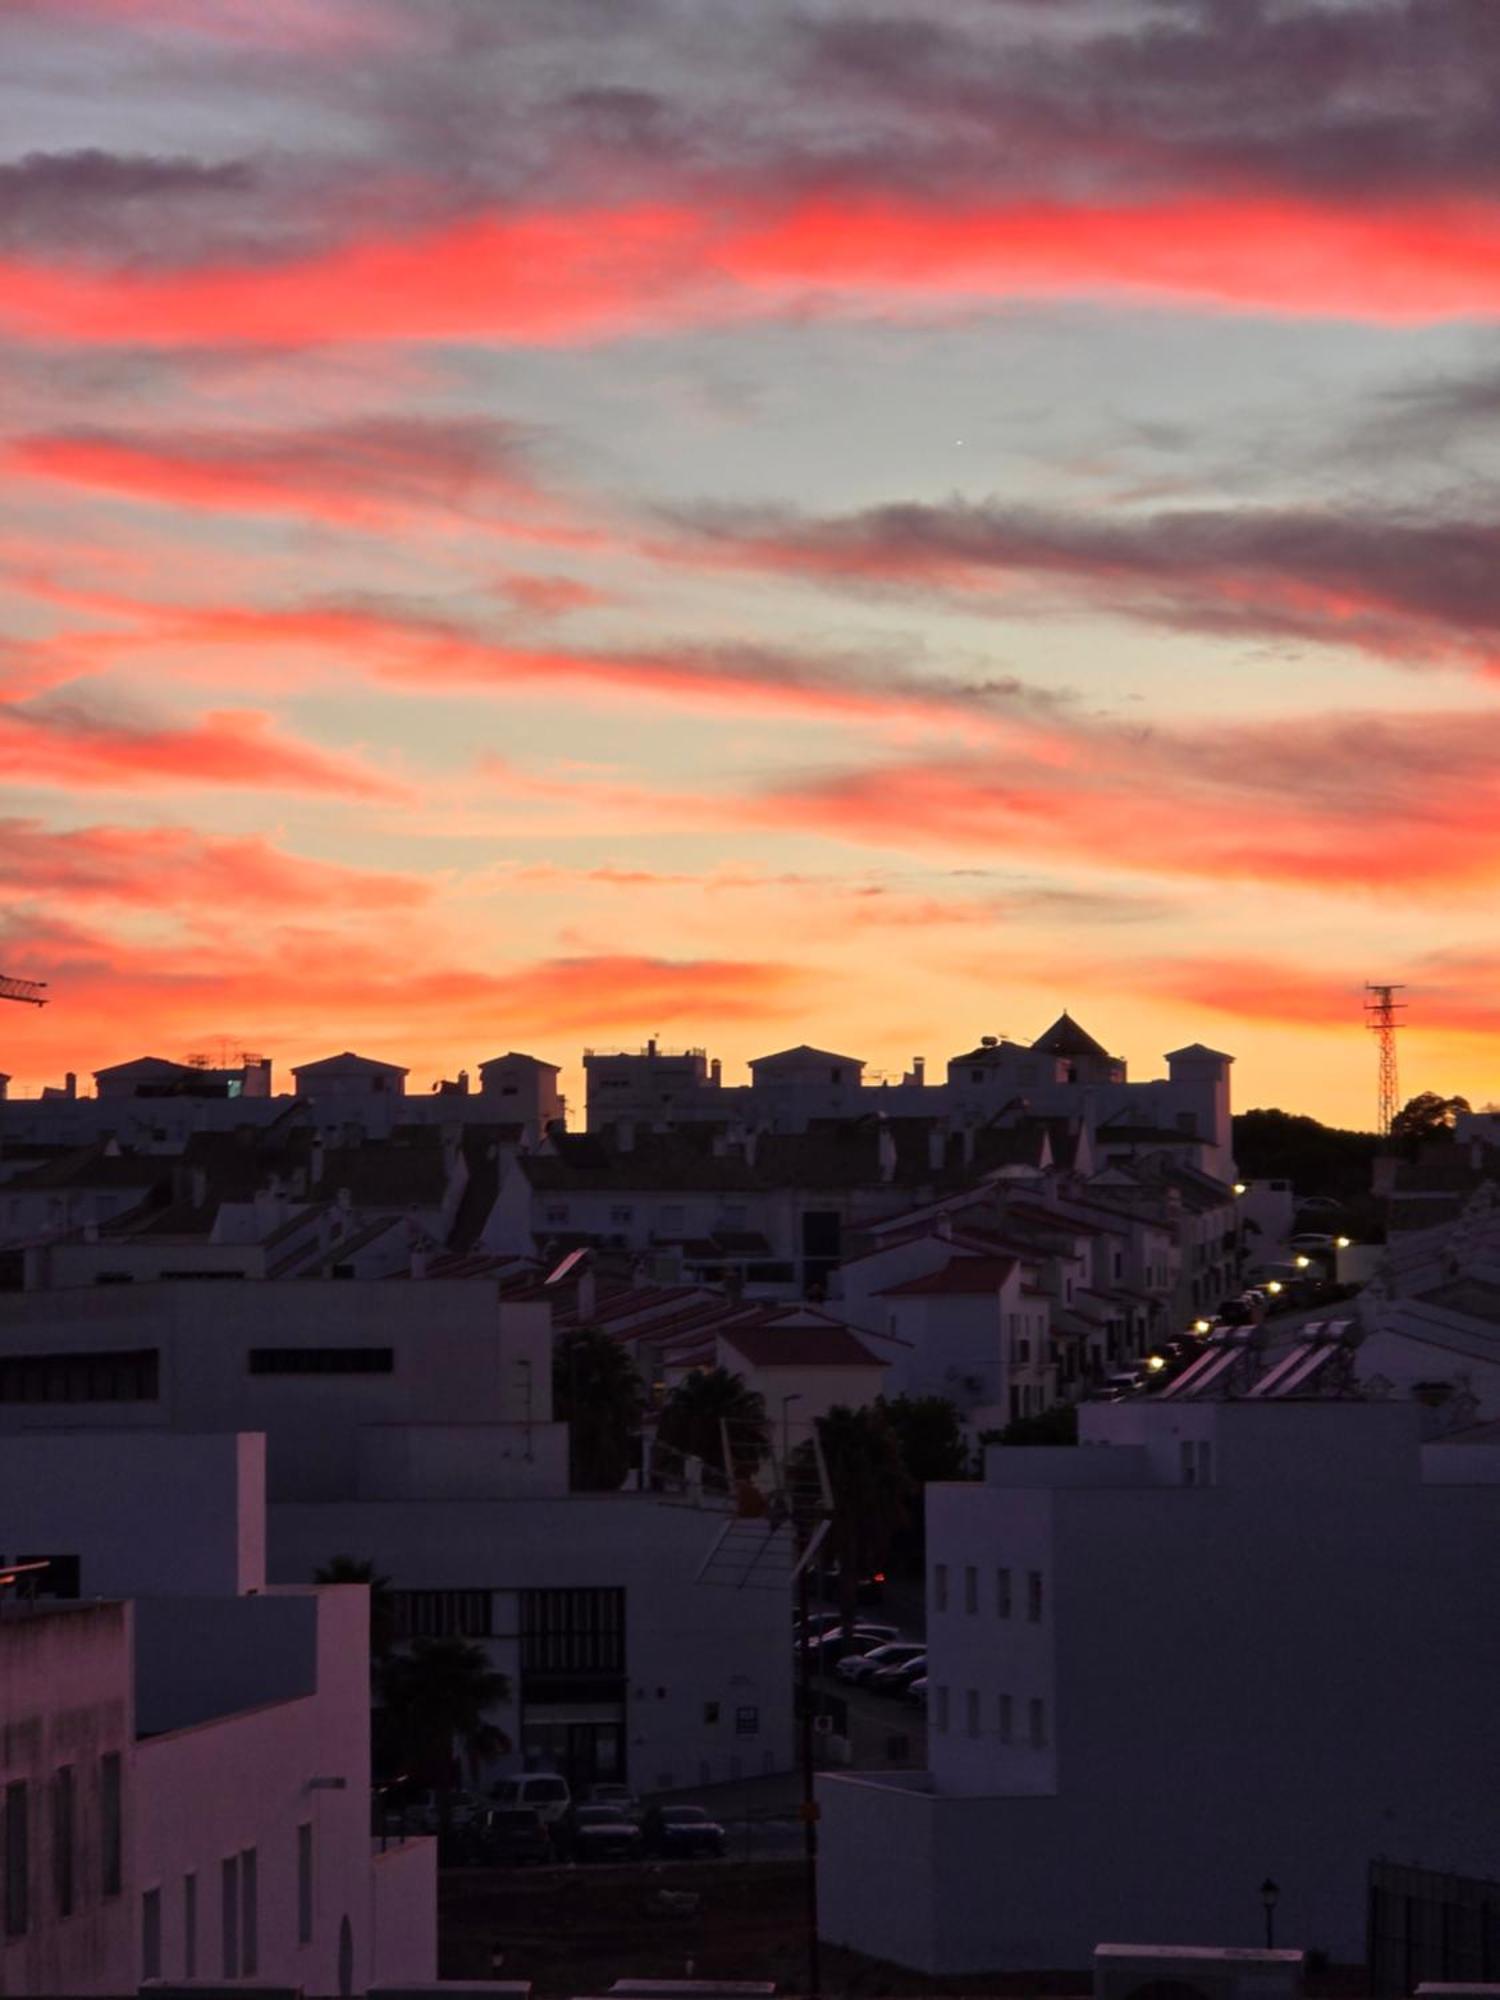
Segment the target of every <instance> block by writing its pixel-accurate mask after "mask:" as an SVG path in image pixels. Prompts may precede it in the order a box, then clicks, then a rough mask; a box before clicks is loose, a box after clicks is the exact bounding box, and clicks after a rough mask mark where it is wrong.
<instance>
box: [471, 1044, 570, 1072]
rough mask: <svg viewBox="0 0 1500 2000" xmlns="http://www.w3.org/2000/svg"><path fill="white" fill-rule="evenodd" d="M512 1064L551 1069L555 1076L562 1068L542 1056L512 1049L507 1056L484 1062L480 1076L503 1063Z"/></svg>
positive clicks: (492, 1057)
mask: <svg viewBox="0 0 1500 2000" xmlns="http://www.w3.org/2000/svg"><path fill="white" fill-rule="evenodd" d="M512 1062H520V1063H530V1064H531V1065H532V1067H533V1068H535V1069H550V1070H551V1071H552V1072H553V1074H554V1075H556V1073H557V1072H558V1071H559V1070H560V1069H561V1068H562V1064H561V1063H553V1062H547V1061H546V1060H545V1058H544V1057H542V1056H526V1055H522V1054H521V1052H520V1050H519V1049H511V1050H510V1052H509V1053H508V1054H507V1055H503V1056H491V1057H490V1059H489V1061H488V1062H482V1063H481V1064H480V1065H479V1074H480V1075H481V1076H483V1075H484V1073H485V1071H486V1070H487V1069H499V1067H500V1065H501V1064H502V1063H512Z"/></svg>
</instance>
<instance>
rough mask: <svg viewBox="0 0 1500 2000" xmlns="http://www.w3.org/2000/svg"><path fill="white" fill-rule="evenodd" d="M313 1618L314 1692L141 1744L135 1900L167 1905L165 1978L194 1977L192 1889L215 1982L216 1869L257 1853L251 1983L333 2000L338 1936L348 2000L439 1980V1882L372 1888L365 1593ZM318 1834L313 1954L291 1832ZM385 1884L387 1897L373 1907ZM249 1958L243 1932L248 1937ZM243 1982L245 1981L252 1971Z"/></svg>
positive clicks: (407, 1879) (399, 1873)
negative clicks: (407, 1982)
mask: <svg viewBox="0 0 1500 2000" xmlns="http://www.w3.org/2000/svg"><path fill="white" fill-rule="evenodd" d="M304 1601H305V1602H307V1603H310V1604H311V1605H312V1606H313V1609H314V1612H315V1614H316V1623H317V1634H316V1645H317V1685H316V1692H315V1693H314V1694H311V1695H309V1696H307V1697H305V1698H303V1699H300V1700H291V1701H284V1702H279V1703H275V1704H272V1705H270V1706H268V1707H264V1708H257V1709H254V1710H252V1711H250V1712H249V1713H247V1714H244V1715H240V1716H236V1717H234V1718H232V1719H231V1720H228V1721H222V1722H213V1723H207V1724H204V1725H202V1726H200V1727H198V1728H192V1729H182V1730H178V1731H175V1732H173V1733H171V1734H168V1735H163V1736H156V1737H152V1738H150V1739H148V1740H147V1741H146V1742H144V1743H142V1744H141V1745H140V1747H139V1750H138V1752H137V1760H136V1761H137V1773H138V1785H139V1798H140V1811H139V1840H138V1886H139V1888H140V1889H141V1890H142V1891H145V1890H147V1889H150V1888H152V1887H156V1888H158V1889H159V1890H160V1892H161V1902H162V1970H163V1973H164V1975H165V1976H166V1977H168V1978H171V1979H178V1978H183V1977H187V1976H190V1975H189V1973H188V1937H187V1926H186V1920H185V1913H186V1901H187V1898H186V1890H185V1878H186V1876H187V1875H189V1874H196V1876H197V1892H196V1902H197V1925H196V1931H197V1938H196V1945H197V1953H196V1976H197V1977H198V1978H200V1979H218V1978H220V1977H223V1976H226V1974H227V1972H228V1968H227V1967H226V1965H225V1963H224V1958H223V1924H222V1916H223V1909H222V1901H223V1895H222V1892H223V1877H222V1872H221V1864H222V1862H223V1861H224V1860H225V1859H227V1858H229V1857H236V1858H239V1857H243V1855H244V1853H245V1852H246V1851H247V1850H252V1849H253V1850H254V1852H255V1856H256V1861H255V1875H256V1885H257V1899H256V1900H257V1904H258V1909H257V1921H256V1925H255V1930H256V1943H257V1953H256V1961H257V1962H256V1966H255V1971H254V1975H253V1976H254V1977H256V1978H258V1979H259V1980H261V1981H263V1982H267V1983H271V1984H278V1985H285V1986H300V1987H302V1988H303V1990H304V1991H306V1992H307V1993H309V1994H331V1993H336V1992H338V1990H339V1948H340V1932H341V1927H342V1924H343V1922H344V1920H345V1919H347V1921H348V1924H349V1930H350V1939H351V1953H352V1967H353V1988H354V1991H356V1992H362V1991H363V1990H364V1989H365V1988H366V1986H368V1985H370V1984H375V1983H380V1982H381V1981H382V1980H383V1979H384V1978H386V1977H387V1964H389V1967H390V1975H389V1976H392V1977H398V1978H411V1977H414V1976H421V1977H423V1978H426V1979H432V1978H434V1977H435V1976H436V1967H435V1963H434V1962H433V1959H432V1958H431V1957H428V1956H427V1947H428V1945H429V1943H430V1942H431V1940H432V1935H433V1932H432V1925H433V1915H432V1897H431V1890H432V1876H431V1873H430V1869H429V1867H428V1866H427V1865H425V1864H423V1863H420V1862H417V1863H414V1864H413V1865H412V1866H411V1867H409V1868H407V1869H405V1870H401V1869H399V1868H392V1869H388V1870H387V1871H386V1872H385V1873H384V1874H382V1875H380V1876H379V1877H378V1878H377V1873H376V1866H375V1863H374V1861H373V1859H372V1848H371V1842H370V1837H369V1813H370V1761H369V1759H370V1750H369V1697H368V1673H369V1664H368V1662H369V1655H368V1648H367V1637H366V1635H367V1619H368V1610H367V1593H366V1592H365V1590H364V1589H363V1588H362V1587H360V1586H349V1585H344V1586H339V1587H337V1588H331V1589H325V1590H321V1591H318V1592H316V1593H311V1594H309V1595H308V1596H307V1597H306V1598H305V1600H304ZM301 1826H310V1827H311V1828H312V1840H313V1877H312V1882H313V1909H312V1914H313V1925H312V1938H311V1940H310V1941H309V1942H303V1941H301V1939H300V1938H299V1930H298V1829H299V1827H301ZM377 1880H378V1882H379V1890H378V1891H377ZM241 1931H242V1936H241V1945H242V1946H243V1926H241ZM239 1972H240V1974H241V1975H242V1976H251V1975H250V1973H249V1968H248V1967H246V1966H245V1964H244V1961H243V1958H241V1961H240V1965H239Z"/></svg>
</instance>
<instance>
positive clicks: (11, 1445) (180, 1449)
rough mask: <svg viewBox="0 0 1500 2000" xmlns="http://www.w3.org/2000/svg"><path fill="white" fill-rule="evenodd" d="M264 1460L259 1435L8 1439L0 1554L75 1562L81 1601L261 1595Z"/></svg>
mask: <svg viewBox="0 0 1500 2000" xmlns="http://www.w3.org/2000/svg"><path fill="white" fill-rule="evenodd" d="M21 1407H22V1408H23V1409H25V1408H30V1407H31V1406H29V1405H23V1406H21ZM113 1407H115V1408H119V1407H121V1406H119V1405H115V1406H113ZM264 1462H265V1440H264V1439H263V1438H260V1437H255V1436H244V1435H241V1436H236V1435H235V1434H234V1433H233V1432H228V1433H220V1434H218V1435H216V1436H208V1437H203V1436H199V1437H171V1436H163V1435H161V1434H160V1433H154V1434H145V1433H141V1432H132V1431H124V1432H99V1431H87V1430H85V1431H62V1430H59V1431H37V1432H31V1433H27V1434H25V1435H22V1436H18V1437H8V1438H6V1439H5V1442H4V1446H3V1448H0V1533H3V1538H4V1539H3V1552H4V1554H5V1555H7V1556H9V1557H10V1558H12V1559H14V1558H15V1557H16V1556H18V1555H20V1554H22V1553H26V1554H40V1555H78V1556H81V1558H82V1562H81V1566H80V1590H81V1594H82V1595H83V1596H85V1597H98V1596H112V1597H134V1596H139V1595H143V1594H147V1593H149V1594H151V1595H162V1594H181V1595H192V1594H211V1593H215V1592H217V1593H222V1594H224V1595H227V1596H231V1597H232V1596H234V1595H236V1594H237V1593H238V1592H240V1591H244V1590H254V1589H257V1588H259V1586H260V1585H261V1584H262V1583H264V1581H265V1492H264V1479H265V1472H264Z"/></svg>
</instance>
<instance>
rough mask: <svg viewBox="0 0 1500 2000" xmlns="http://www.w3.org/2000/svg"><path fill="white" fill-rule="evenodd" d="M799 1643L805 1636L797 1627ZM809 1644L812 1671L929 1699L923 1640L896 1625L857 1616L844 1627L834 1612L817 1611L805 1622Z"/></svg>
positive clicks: (920, 1701)
mask: <svg viewBox="0 0 1500 2000" xmlns="http://www.w3.org/2000/svg"><path fill="white" fill-rule="evenodd" d="M794 1639H795V1643H796V1645H797V1646H798V1647H799V1648H800V1647H801V1645H802V1640H803V1635H802V1630H801V1628H800V1626H799V1627H797V1628H795V1631H794ZM807 1648H808V1653H809V1655H810V1665H811V1666H812V1668H813V1671H814V1672H818V1673H828V1672H830V1671H831V1672H832V1673H833V1675H834V1677H835V1679H837V1680H840V1681H843V1682H844V1683H845V1685H846V1686H848V1687H858V1688H865V1689H867V1690H868V1691H869V1692H870V1693H871V1694H881V1695H889V1696H891V1697H892V1698H893V1699H897V1700H906V1701H909V1702H910V1703H911V1704H912V1705H913V1706H914V1707H923V1706H925V1704H926V1700H927V1643H926V1641H925V1640H923V1639H908V1638H905V1637H903V1636H902V1633H901V1631H900V1629H899V1628H898V1627H897V1626H895V1625H882V1624H878V1623H875V1622H867V1621H865V1620H863V1619H862V1620H861V1621H860V1622H859V1624H857V1625H856V1626H854V1628H853V1630H852V1631H850V1632H847V1633H846V1632H845V1630H844V1627H843V1619H842V1615H841V1614H840V1613H839V1612H837V1611H815V1612H813V1613H811V1614H810V1616H809V1618H808V1621H807Z"/></svg>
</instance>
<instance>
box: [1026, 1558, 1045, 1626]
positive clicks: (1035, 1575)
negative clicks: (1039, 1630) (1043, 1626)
mask: <svg viewBox="0 0 1500 2000" xmlns="http://www.w3.org/2000/svg"><path fill="white" fill-rule="evenodd" d="M1026 1616H1027V1617H1028V1618H1029V1619H1030V1620H1031V1623H1032V1624H1033V1625H1039V1624H1040V1623H1041V1619H1042V1572H1041V1571H1040V1570H1039V1569H1033V1570H1028V1571H1027V1573H1026Z"/></svg>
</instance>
